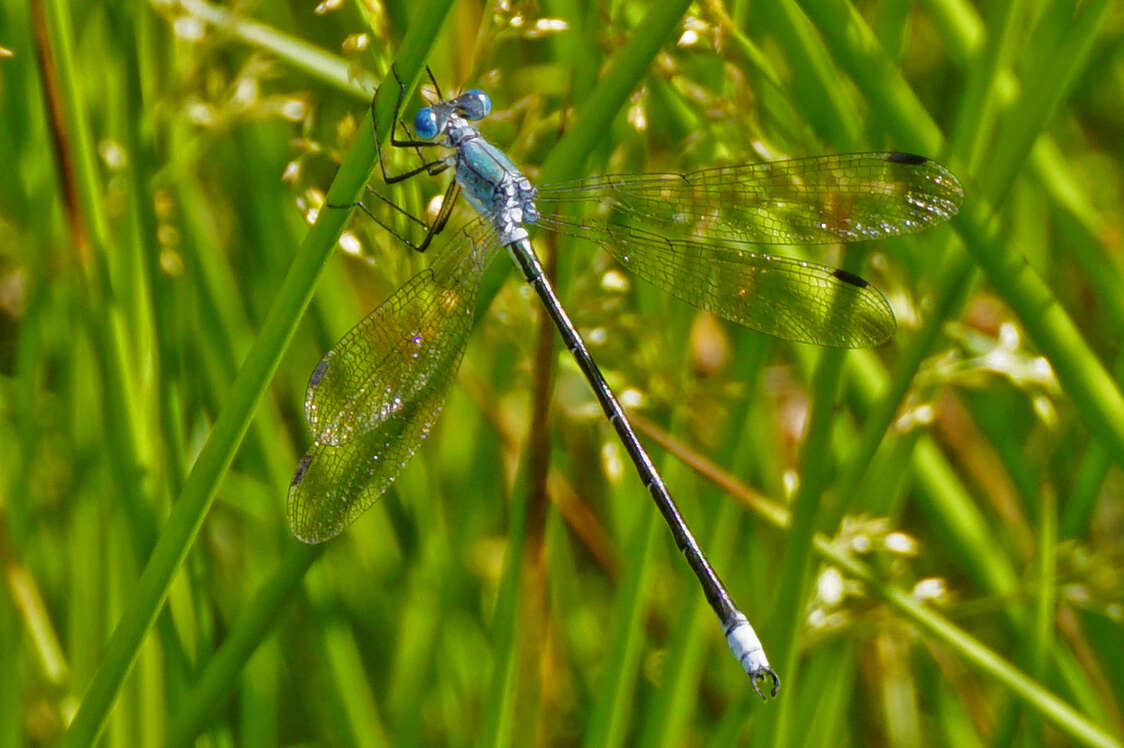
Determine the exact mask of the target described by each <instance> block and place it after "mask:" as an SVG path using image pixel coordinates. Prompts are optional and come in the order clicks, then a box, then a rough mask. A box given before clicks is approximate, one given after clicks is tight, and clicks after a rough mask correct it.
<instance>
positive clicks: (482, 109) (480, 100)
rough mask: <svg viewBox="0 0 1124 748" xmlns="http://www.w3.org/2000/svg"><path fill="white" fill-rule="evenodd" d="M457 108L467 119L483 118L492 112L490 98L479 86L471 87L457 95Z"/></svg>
mask: <svg viewBox="0 0 1124 748" xmlns="http://www.w3.org/2000/svg"><path fill="white" fill-rule="evenodd" d="M457 108H458V109H460V110H461V113H462V114H464V118H465V119H467V120H478V119H484V118H485V117H487V116H488V115H489V114H491V113H492V99H491V97H489V96H488V94H486V93H484V92H483V91H481V90H480V89H479V88H471V89H469V90H467V91H465V92H464V93H462V94H461V95H460V96H458V97H457Z"/></svg>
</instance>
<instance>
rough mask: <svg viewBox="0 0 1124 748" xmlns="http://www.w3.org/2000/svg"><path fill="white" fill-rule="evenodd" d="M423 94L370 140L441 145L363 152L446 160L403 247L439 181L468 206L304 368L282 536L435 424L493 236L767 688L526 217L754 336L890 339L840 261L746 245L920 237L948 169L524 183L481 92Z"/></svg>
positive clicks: (755, 679) (299, 530) (338, 517)
mask: <svg viewBox="0 0 1124 748" xmlns="http://www.w3.org/2000/svg"><path fill="white" fill-rule="evenodd" d="M431 78H432V76H431ZM434 88H435V90H437V91H438V93H437V97H438V99H439V100H438V101H436V102H435V103H433V104H431V105H430V106H426V107H423V108H421V109H420V110H419V111H418V113H417V116H416V117H415V119H414V134H413V135H410V134H409V130H408V128H405V126H404V125H403V126H402V127H403V129H405V130H406V133H407V137H406V139H402V140H400V139H398V138H397V137H396V131H397V129H398V126H399V124H398V122H399V120H398V118H399V113H400V111H401V107H402V101H403V98H404V96H405V86H404V85H403V84H402V82H401V81H399V97H398V103H397V105H396V107H395V113H394V122H395V126H394V128H393V130H392V133H391V140H390V142H391V144H392V145H393V146H395V147H399V148H412V149H415V150H417V151H418V153H421V150H420V149H422V148H432V147H442V148H445V149H450V150H449V151H448V152H447V155H443V156H440V157H438V158H435V159H433V160H430V161H426V162H425V163H423V164H422V165H421V166H419V167H417V168H415V169H413V170H411V171H408V172H405V173H403V174H399V175H396V176H391V175H390V174H388V173H387V171H386V166H385V164H383V163H382V161H383V160H382V154H381V151H380V153H379V161H380V165H381V168H382V172H383V178H384V180H385V181H386V182H388V183H390V182H396V181H401V180H403V179H408V178H410V177H413V176H417V175H420V174H422V173H426V174H430V175H434V174H438V173H440V172H443V171H445V170H448V169H452V170H453V175H454V178H453V180H452V181H451V182H450V184H449V187H448V189H447V191H446V193H445V200H444V202H443V203H442V206H441V210H440V212H439V214H438V216H437V218H436V220H434V221H433V222H432V223H431V224H430V225H429V226H428V230H427V232H426V235H425V238H424V239H423V240H422V241H421V242H420V243H419V244H417V245H413V244H411V246H414V248H415V249H418V250H424V249H426V248H427V247H428V246H429V244H430V242H431V240H432V239H433V238H434V237H435V236H436V235H437V234H438V233H440V232H441V231H442V229H444V228H445V224H446V222H447V221H448V220H449V216H450V215H451V211H452V207H453V203H454V202H455V200H456V197H457V196H458V194H459V193H463V194H464V196H465V198H466V199H467V200H468V202H469V204H470V205H471V206H472V208H473V209H474V210H475V211H476V213H477V214H478V217H477V218H475V219H474V220H472V221H471V222H470V223H468V225H466V226H465V227H463V228H461V229H460V230H457V231H455V232H452V236H451V237H449V238H448V239H447V240H446V241H445V242H444V243H443V244H442V245H441V246H439V247H438V248H437V249H436V250H435V251H434V254H435V255H436V256H435V258H434V259H433V261H432V263H431V264H430V266H429V267H428V268H427V269H425V270H423V271H421V272H420V273H418V274H417V275H415V276H414V277H413V278H411V279H410V280H409V281H407V282H406V283H405V284H404V285H403V286H402V287H401V288H399V289H398V291H397V292H395V293H394V295H393V296H391V297H390V298H389V299H388V300H387V301H385V302H384V303H383V304H382V305H381V306H379V307H378V308H377V309H375V310H374V311H373V312H371V313H370V315H368V316H367V317H366V318H365V319H364V320H363V321H361V322H360V323H359V324H357V325H356V326H355V327H354V328H353V329H352V330H351V331H350V332H349V333H348V334H347V335H345V336H344V337H343V339H342V340H340V341H339V342H338V343H337V344H336V345H335V347H333V348H332V350H330V351H329V352H328V353H327V354H326V355H325V356H324V358H323V360H321V361H320V364H319V365H318V366H317V367H316V370H315V371H314V372H313V373H312V378H311V380H310V381H309V384H308V392H307V395H306V397H305V415H306V417H307V419H308V424H309V427H310V428H311V429H312V433H313V437H314V439H315V444H314V445H313V446H312V448H311V449H309V451H308V453H307V454H305V455H304V457H303V458H302V459H301V461H300V464H299V465H298V467H297V470H296V474H295V475H294V476H293V480H292V484H291V486H290V488H289V502H288V514H289V523H290V526H291V527H292V530H293V533H294V534H295V535H296V536H297V537H298V538H300V539H301V540H303V541H305V542H320V541H323V540H327V539H329V538H331V537H334V536H335V535H337V534H339V533H340V532H341V531H343V529H344V528H345V527H347V526H348V525H349V524H350V523H351V522H353V521H354V520H355V519H356V518H357V517H358V516H359V515H360V514H362V513H363V512H364V511H365V510H366V509H367V508H368V507H370V505H371V504H372V503H374V501H375V500H376V499H378V497H379V496H381V495H382V494H383V493H384V492H385V491H386V489H387V487H388V486H389V485H390V484H391V483H392V482H393V481H394V479H395V478H396V477H397V476H398V474H399V472H400V471H401V470H402V467H403V465H404V464H405V463H406V461H407V460H408V459H409V458H410V457H411V456H412V455H413V454H414V452H415V451H416V450H417V448H418V445H419V444H420V443H421V441H422V439H423V438H424V437H425V436H426V434H427V433H428V432H429V430H430V429H431V428H432V426H433V424H434V422H435V421H436V420H437V416H438V413H439V412H440V410H441V407H442V405H443V404H444V402H445V395H446V393H447V392H448V389H449V386H450V384H451V383H452V381H453V378H454V377H455V375H456V371H457V368H458V366H459V364H460V360H461V357H462V354H463V353H464V349H465V344H466V341H467V339H468V335H469V332H470V330H471V327H472V319H473V312H474V308H475V304H476V295H477V289H478V286H479V283H480V279H481V276H482V275H483V272H484V268H485V267H486V266H487V265H488V263H489V262H490V261H491V260H492V258H493V257H494V256H495V255H496V254H497V252H498V251H499V249H500V248H502V247H506V248H507V249H508V251H509V252H510V254H511V256H512V258H513V259H514V260H515V263H516V265H517V266H518V267H519V269H520V271H521V272H522V273H523V277H524V279H525V280H526V281H527V283H529V284H530V285H531V287H532V288H534V290H535V292H536V293H537V294H538V296H539V298H540V299H541V301H542V303H543V305H544V306H545V308H546V311H547V313H548V314H549V315H550V317H551V319H552V320H553V321H554V324H555V325H556V326H557V328H558V332H559V333H560V334H561V336H562V340H563V342H565V344H566V347H567V348H568V349H569V350H570V352H571V353H572V354H573V356H574V359H575V360H576V362H577V364H578V366H579V367H580V368H581V370H582V372H583V373H584V375H585V377H586V379H587V380H588V381H589V385H590V387H591V388H592V390H593V393H594V395H596V397H597V400H598V401H599V403H600V404H601V408H602V409H603V410H604V412H605V414H606V416H608V418H609V420H610V422H611V423H612V425H613V427H614V428H615V429H616V431H617V434H618V436H619V437H620V439H621V442H622V443H623V444H624V447H625V449H626V450H627V451H628V454H629V456H630V457H631V458H632V461H633V463H634V464H635V466H636V470H637V472H638V473H639V474H640V478H641V479H642V480H643V481H644V483H645V485H646V486H647V487H648V490H649V491H650V493H651V495H652V498H653V499H654V500H655V502H656V505H657V506H658V507H659V510H660V512H661V513H662V514H663V516H664V519H665V520H666V522H667V525H668V527H669V528H670V529H671V533H672V535H673V536H674V538H675V542H676V544H677V545H678V547H679V549H680V550H681V551H682V552H683V555H684V556H685V557H686V559H687V563H688V564H689V565H690V566H691V569H692V570H693V571H694V573H695V575H696V576H697V577H698V580H699V583H700V584H701V585H702V588H703V592H704V593H705V594H706V598H707V601H708V602H709V603H710V605H711V607H712V608H713V609H714V612H715V613H716V614H717V615H718V619H719V621H720V623H721V625H722V631H723V633H724V634H725V635H726V640H727V642H728V644H729V646H730V648H731V650H732V651H733V653H734V655H735V657H737V659H738V661H739V662H741V664H742V667H743V668H744V669H745V671H746V672H747V673H748V674H749V676H750V678H751V681H752V684H753V688H754V690H755V691H757V692H758V693H759V694H760V693H761V692H760V690H759V687H758V683H759V680H760V679H762V678H766V677H768V678H770V679H771V680H772V686H773V688H772V693H773V694H775V693H776V691H777V688H778V686H779V684H780V681H779V679H778V678H777V675H776V673H775V672H774V671H773V669H772V667H770V665H769V661H768V659H767V657H766V656H765V651H764V649H763V647H762V645H761V642H760V640H759V639H758V637H757V634H756V633H755V632H754V630H753V627H752V626H751V625H750V623H749V620H748V619H747V617H746V616H745V614H743V613H742V612H741V611H740V610H739V609H738V607H737V606H736V605H735V604H734V602H733V600H732V599H731V598H730V595H729V593H728V592H727V591H726V588H725V586H724V585H723V584H722V582H721V580H719V578H718V575H717V574H716V573H715V571H714V569H713V568H712V567H711V566H710V564H709V562H708V561H707V560H706V557H705V556H704V555H703V552H702V550H701V549H700V548H699V545H698V543H697V542H696V540H695V538H694V536H693V535H692V533H691V531H690V529H689V528H688V527H687V524H686V523H685V522H684V520H683V518H682V516H681V515H680V513H679V509H678V507H676V505H675V502H674V501H673V500H672V498H671V496H670V494H669V493H668V490H667V487H666V486H665V485H664V483H663V480H662V479H661V478H660V476H659V474H658V473H657V472H656V469H655V466H654V465H653V463H652V460H651V458H650V457H649V456H648V453H647V452H646V451H645V449H644V447H643V445H642V444H641V443H640V440H639V438H637V436H636V433H635V432H634V431H633V429H632V426H631V425H630V424H629V421H628V417H627V416H626V415H625V412H624V410H623V409H622V408H621V406H620V403H619V402H618V401H617V399H616V397H615V396H614V395H613V393H612V391H611V390H610V389H609V386H608V384H606V382H605V378H604V377H603V376H602V375H601V372H600V370H599V369H598V368H597V365H596V364H595V363H594V361H593V358H592V357H591V356H590V353H589V351H588V350H587V348H586V346H585V343H584V342H583V340H582V338H581V335H579V334H578V331H577V329H576V328H575V327H574V325H573V323H572V322H571V321H570V318H569V317H568V316H567V314H566V311H565V310H564V309H563V308H562V305H561V304H560V303H559V301H558V297H557V295H556V294H555V292H554V288H553V287H552V286H551V283H550V281H549V280H548V279H547V277H546V276H545V275H544V273H543V269H542V266H541V264H540V262H539V259H538V257H537V256H536V254H535V252H534V250H533V249H532V247H531V243H530V239H529V234H528V230H527V229H528V227H534V226H538V227H542V228H547V229H552V230H554V231H558V232H561V233H563V234H568V235H572V236H575V237H578V238H581V239H586V240H588V241H590V242H593V243H594V244H598V245H600V246H602V247H604V248H605V249H606V250H608V251H609V253H610V254H611V255H612V256H613V257H614V258H616V260H617V261H618V262H619V263H620V264H622V265H624V266H625V267H627V268H629V269H630V270H632V272H634V273H636V274H637V275H639V276H640V277H642V278H644V279H645V280H647V281H650V282H651V283H653V284H655V285H656V286H659V287H660V288H663V289H664V290H666V291H668V292H669V293H671V294H672V295H673V296H676V297H678V298H680V299H683V300H684V301H687V302H689V303H691V304H693V305H695V306H697V307H701V308H703V309H708V310H710V311H712V312H714V313H715V314H717V315H719V316H721V317H724V318H726V319H729V320H732V321H734V322H738V323H740V324H743V325H746V326H748V327H750V328H753V329H755V330H759V331H761V332H764V333H768V334H770V335H775V336H778V337H781V338H785V339H787V340H793V341H800V342H806V343H815V344H817V345H822V346H837V347H848V348H859V347H866V346H874V345H878V344H879V343H882V342H884V341H885V340H886V339H887V338H889V337H890V335H891V334H892V333H893V331H894V316H893V313H892V312H891V310H890V305H889V304H888V303H887V301H886V299H885V297H884V296H883V295H882V294H881V293H880V292H879V291H878V290H877V289H876V288H874V287H873V286H871V285H870V284H869V283H867V282H866V281H865V280H863V279H862V278H860V277H858V276H857V275H854V274H852V273H850V272H847V271H845V270H839V269H835V268H831V267H827V266H824V265H817V264H814V263H810V262H804V261H802V260H797V259H792V258H787V257H779V256H774V255H771V254H768V253H765V252H763V251H761V249H760V248H759V247H758V245H762V244H822V243H833V242H850V241H863V240H870V239H881V238H885V237H891V236H897V235H901V234H909V233H914V232H917V231H921V230H923V229H926V228H928V227H930V226H933V225H934V224H939V223H943V222H944V221H947V220H948V219H949V218H950V217H951V216H953V215H955V213H956V212H957V210H958V209H959V207H960V202H961V200H962V198H963V192H962V190H961V187H960V184H959V182H958V181H957V180H956V177H955V176H953V175H952V173H951V172H949V171H948V170H947V169H946V168H945V167H943V166H941V165H940V164H937V163H935V162H933V161H930V160H929V159H927V158H924V157H921V156H914V155H911V154H906V153H856V154H842V155H832V156H820V157H815V158H807V159H799V160H793V161H780V162H773V163H760V164H743V165H739V166H724V167H717V168H712V169H703V170H700V171H694V172H689V173H684V174H674V173H665V174H658V173H657V174H619V175H612V176H603V177H596V178H593V179H580V180H576V181H572V182H566V183H562V184H555V185H550V186H546V187H539V188H537V189H536V188H535V187H534V186H532V185H531V183H530V181H529V180H528V179H527V178H526V177H525V176H524V175H523V174H522V173H521V172H520V171H519V169H518V168H517V167H516V166H515V165H514V164H513V163H512V162H511V160H510V159H508V158H507V156H505V155H504V154H503V153H502V152H501V151H500V150H499V149H497V148H496V147H495V146H493V145H492V144H490V143H488V142H487V141H486V140H485V139H484V138H483V137H482V136H481V135H480V133H479V131H478V130H477V129H476V127H475V126H474V125H473V124H471V123H472V122H476V121H479V120H482V119H483V118H484V117H486V116H487V115H488V114H489V112H490V111H491V100H490V99H489V98H488V95H487V94H485V93H484V92H483V91H479V90H475V89H473V90H470V91H466V92H465V93H463V94H460V95H459V96H456V97H453V98H450V99H442V98H441V95H440V91H439V89H437V87H436V82H434ZM373 107H374V105H373V103H372V116H373V114H374V112H373ZM377 143H378V137H377V133H376V144H377ZM423 160H424V159H423ZM384 199H385V198H384ZM359 205H360V207H363V209H364V210H367V209H366V207H365V206H363V205H362V204H361V203H360V204H359ZM566 208H569V209H570V211H571V214H570V215H569V216H567V215H566V214H565V213H564V212H563V210H564V209H566ZM367 212H368V214H369V215H371V216H372V218H374V217H375V216H374V215H373V214H371V213H370V211H369V210H368V211H367ZM575 213H579V215H574V214H575ZM376 220H378V219H376ZM415 220H417V219H415ZM380 223H381V222H380ZM384 225H385V224H384ZM400 238H401V237H400ZM403 241H406V240H405V239H403ZM407 243H409V242H407Z"/></svg>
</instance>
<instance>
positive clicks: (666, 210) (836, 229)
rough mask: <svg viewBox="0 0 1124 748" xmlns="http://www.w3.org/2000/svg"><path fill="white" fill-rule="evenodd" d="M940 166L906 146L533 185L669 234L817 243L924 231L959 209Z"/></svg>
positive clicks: (558, 200) (545, 203)
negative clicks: (904, 148) (903, 150)
mask: <svg viewBox="0 0 1124 748" xmlns="http://www.w3.org/2000/svg"><path fill="white" fill-rule="evenodd" d="M963 198H964V191H963V189H962V188H961V186H960V183H959V182H958V181H957V179H956V177H955V176H954V175H953V174H952V172H950V171H949V170H948V169H946V168H945V167H943V166H941V165H940V164H938V163H936V162H934V161H930V160H929V159H927V158H924V157H922V156H914V155H912V154H908V153H849V154H839V155H832V156H818V157H814V158H804V159H795V160H792V161H775V162H771V163H760V164H743V165H740V166H723V167H718V168H713V169H702V170H699V171H694V172H689V173H685V174H674V173H667V174H619V175H608V176H602V177H595V178H592V179H579V180H575V181H572V182H564V183H559V184H553V185H548V186H545V187H540V188H539V193H538V197H537V199H536V202H537V203H538V205H539V208H540V210H541V211H542V212H543V213H544V214H546V213H550V212H551V211H552V210H553V208H554V207H555V206H557V207H559V209H562V207H563V205H573V204H588V205H590V206H591V207H592V208H593V209H594V210H593V215H595V216H597V217H599V218H603V219H606V220H610V221H612V222H614V223H629V224H633V225H642V226H643V228H644V229H646V230H648V231H655V232H659V233H662V234H664V235H667V236H671V237H673V238H682V239H717V240H721V241H734V242H746V243H757V244H824V243H831V242H838V241H860V240H867V239H880V238H884V237H888V236H897V235H900V234H911V233H915V232H918V231H922V230H924V229H926V228H928V227H930V226H933V225H934V224H939V223H943V222H944V221H947V220H948V219H949V218H951V217H952V216H954V215H955V214H956V212H957V211H958V210H959V209H960V204H961V202H962V201H963Z"/></svg>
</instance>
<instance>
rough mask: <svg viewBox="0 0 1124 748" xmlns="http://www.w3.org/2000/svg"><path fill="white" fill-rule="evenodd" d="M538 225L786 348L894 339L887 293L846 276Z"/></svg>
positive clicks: (678, 244) (667, 242) (678, 243)
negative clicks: (597, 249) (584, 243)
mask: <svg viewBox="0 0 1124 748" xmlns="http://www.w3.org/2000/svg"><path fill="white" fill-rule="evenodd" d="M539 223H540V224H541V225H543V226H544V227H545V228H550V229H553V230H555V231H558V232H561V233H563V234H568V235H570V236H575V237H578V238H582V239H586V240H588V241H591V242H593V243H595V244H599V245H601V246H602V247H604V248H605V249H606V250H607V251H608V252H609V253H610V254H612V255H613V257H614V258H615V259H616V260H617V262H619V263H620V264H622V265H624V266H625V267H627V268H628V269H629V270H631V271H632V272H633V273H635V274H636V275H638V276H640V277H641V278H643V279H644V280H646V281H648V282H650V283H652V284H654V285H656V286H658V287H660V288H662V289H663V290H665V291H667V292H668V293H669V294H671V295H672V296H675V297H677V298H679V299H682V300H683V301H686V302H687V303H689V304H692V305H694V306H696V307H700V308H702V309H707V310H709V311H711V312H714V313H715V314H717V315H719V316H720V317H724V318H725V319H728V320H730V321H732V322H737V323H739V324H742V325H745V326H746V327H749V328H752V329H754V330H758V331H760V332H764V333H767V334H769V335H774V336H776V337H779V338H784V339H786V340H795V341H799V342H803V343H814V344H816V345H821V346H829V347H838V348H865V347H869V346H873V345H878V344H879V343H882V342H884V341H885V340H887V339H888V338H889V337H890V336H891V335H892V334H893V332H894V326H895V323H894V314H893V312H892V311H891V309H890V305H889V303H887V301H886V298H885V297H884V296H883V295H882V293H881V292H880V291H879V290H878V289H877V288H875V287H874V286H871V285H870V284H869V283H867V282H866V281H865V280H863V279H862V278H860V277H858V276H857V275H854V274H852V273H849V272H847V271H845V270H837V269H835V268H831V267H827V266H826V265H817V264H815V263H811V262H802V261H800V260H796V259H793V258H790V257H777V256H774V255H767V254H762V253H759V252H754V251H750V250H749V249H741V248H732V247H721V246H715V245H711V244H704V243H701V242H695V241H690V240H684V239H668V238H665V237H663V236H660V235H659V234H655V233H652V232H649V231H645V230H643V229H638V228H635V227H632V226H624V225H620V224H615V223H603V222H600V221H594V220H592V219H591V220H585V221H581V222H578V221H572V220H569V219H565V218H552V217H549V216H544V217H543V218H541V219H540V221H539Z"/></svg>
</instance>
